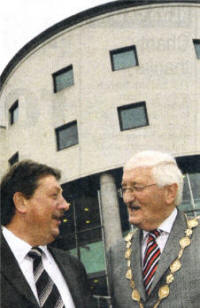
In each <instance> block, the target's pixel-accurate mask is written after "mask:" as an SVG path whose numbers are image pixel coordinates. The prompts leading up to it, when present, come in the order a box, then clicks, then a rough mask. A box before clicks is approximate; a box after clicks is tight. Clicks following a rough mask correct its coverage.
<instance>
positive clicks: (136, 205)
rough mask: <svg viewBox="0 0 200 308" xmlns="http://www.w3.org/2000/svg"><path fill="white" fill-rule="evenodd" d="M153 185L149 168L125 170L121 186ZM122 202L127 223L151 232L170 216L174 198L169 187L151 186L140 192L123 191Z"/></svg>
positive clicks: (153, 181)
mask: <svg viewBox="0 0 200 308" xmlns="http://www.w3.org/2000/svg"><path fill="white" fill-rule="evenodd" d="M153 183H155V180H154V179H153V177H152V172H151V167H138V168H135V169H130V170H129V169H125V170H124V174H123V178H122V186H123V187H124V188H131V187H134V186H147V185H151V184H153ZM123 200H124V202H125V204H126V205H127V208H128V213H129V222H130V223H131V224H134V225H136V226H137V227H139V228H140V229H143V230H147V231H149V230H153V229H155V228H157V227H159V225H160V224H161V223H162V222H163V221H164V220H165V219H166V218H167V217H168V216H169V215H170V214H171V212H172V210H173V209H174V207H175V205H174V197H173V196H172V188H171V187H170V185H168V186H164V187H158V186H157V185H151V186H147V187H145V188H144V189H143V190H141V191H131V190H129V189H127V190H126V189H125V192H124V194H123Z"/></svg>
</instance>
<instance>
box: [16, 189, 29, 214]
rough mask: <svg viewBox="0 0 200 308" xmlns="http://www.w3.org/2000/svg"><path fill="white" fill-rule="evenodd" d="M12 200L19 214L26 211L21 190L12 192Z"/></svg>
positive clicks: (24, 199)
mask: <svg viewBox="0 0 200 308" xmlns="http://www.w3.org/2000/svg"><path fill="white" fill-rule="evenodd" d="M13 202H14V204H15V208H16V211H18V212H19V213H21V214H24V213H25V212H26V198H25V197H24V195H23V194H22V193H21V192H16V193H14V195H13Z"/></svg>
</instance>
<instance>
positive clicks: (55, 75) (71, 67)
mask: <svg viewBox="0 0 200 308" xmlns="http://www.w3.org/2000/svg"><path fill="white" fill-rule="evenodd" d="M71 70H72V76H73V80H72V84H71V85H69V86H66V87H64V88H62V89H60V90H57V84H56V78H57V77H58V76H60V75H62V74H64V73H67V72H69V71H71ZM52 77H53V91H54V93H58V92H60V91H62V90H64V89H66V88H68V87H71V86H73V85H74V71H73V65H72V64H70V65H68V66H66V67H64V68H62V69H60V70H59V71H56V72H55V73H53V74H52Z"/></svg>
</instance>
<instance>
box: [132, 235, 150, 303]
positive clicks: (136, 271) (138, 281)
mask: <svg viewBox="0 0 200 308" xmlns="http://www.w3.org/2000/svg"><path fill="white" fill-rule="evenodd" d="M141 237H142V232H141V230H137V231H136V233H135V234H134V236H133V239H132V254H131V267H132V271H133V280H134V281H135V285H136V289H137V290H138V291H139V293H140V296H141V298H142V299H143V300H145V299H146V294H145V289H144V283H143V274H142V264H141V262H142V257H141Z"/></svg>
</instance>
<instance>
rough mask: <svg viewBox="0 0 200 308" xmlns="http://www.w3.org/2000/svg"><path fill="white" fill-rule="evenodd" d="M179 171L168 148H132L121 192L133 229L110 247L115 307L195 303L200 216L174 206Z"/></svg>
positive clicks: (183, 307)
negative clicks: (157, 149) (140, 149)
mask: <svg viewBox="0 0 200 308" xmlns="http://www.w3.org/2000/svg"><path fill="white" fill-rule="evenodd" d="M182 191H183V175H182V173H181V171H180V170H179V168H178V166H177V164H176V161H175V159H174V158H173V157H172V156H171V155H169V154H168V153H162V152H158V151H143V152H139V153H136V154H135V155H134V156H133V157H132V158H131V159H130V160H129V161H128V162H127V163H126V164H125V166H124V170H123V176H122V196H123V200H124V203H125V204H126V206H127V210H128V214H129V222H130V224H133V225H134V227H135V228H134V229H132V231H131V232H130V233H128V235H127V236H126V237H125V240H124V239H123V240H120V241H119V242H118V243H117V244H116V245H115V246H114V247H112V248H111V249H110V252H109V257H110V262H109V264H110V282H111V289H112V297H113V304H114V308H199V307H200V266H199V263H200V224H199V217H194V218H192V217H186V215H185V214H184V213H183V212H181V211H179V210H178V205H179V204H180V203H181V199H182Z"/></svg>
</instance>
